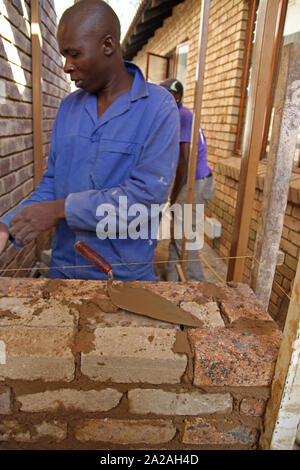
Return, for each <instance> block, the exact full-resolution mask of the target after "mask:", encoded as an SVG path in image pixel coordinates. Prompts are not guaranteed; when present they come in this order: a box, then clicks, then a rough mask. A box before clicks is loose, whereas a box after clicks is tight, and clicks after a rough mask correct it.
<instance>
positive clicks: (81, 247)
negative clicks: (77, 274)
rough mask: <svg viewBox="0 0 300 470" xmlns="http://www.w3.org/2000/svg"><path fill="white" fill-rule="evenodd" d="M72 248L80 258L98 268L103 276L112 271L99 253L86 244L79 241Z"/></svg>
mask: <svg viewBox="0 0 300 470" xmlns="http://www.w3.org/2000/svg"><path fill="white" fill-rule="evenodd" d="M74 248H75V250H76V251H78V253H79V254H80V255H81V256H83V257H84V258H85V259H86V260H87V261H89V262H90V263H91V264H93V265H94V266H96V268H99V269H100V270H101V271H102V272H103V273H104V274H108V273H109V272H110V271H112V267H111V265H110V264H109V262H108V261H106V260H105V259H104V258H102V256H101V255H99V253H97V252H96V251H95V250H93V248H91V247H90V246H88V245H87V244H86V243H84V242H81V241H79V242H76V243H75V245H74Z"/></svg>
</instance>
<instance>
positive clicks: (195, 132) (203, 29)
mask: <svg viewBox="0 0 300 470" xmlns="http://www.w3.org/2000/svg"><path fill="white" fill-rule="evenodd" d="M209 11H210V0H202V4H201V18H200V33H199V45H198V63H197V76H196V90H195V98H194V117H193V128H192V140H191V144H190V156H189V167H188V178H187V193H186V204H193V202H194V192H195V179H196V169H197V157H198V144H199V131H200V120H201V110H202V95H203V82H204V70H205V58H206V46H207V34H208V23H209ZM189 215H190V216H191V217H192V214H191V213H190V214H189ZM185 226H186V227H191V226H192V219H191V218H190V220H187V221H186V225H185ZM186 242H187V240H186V237H185V234H183V238H182V249H181V266H182V271H183V275H185V273H186V267H187V263H186V261H183V260H185V259H186Z"/></svg>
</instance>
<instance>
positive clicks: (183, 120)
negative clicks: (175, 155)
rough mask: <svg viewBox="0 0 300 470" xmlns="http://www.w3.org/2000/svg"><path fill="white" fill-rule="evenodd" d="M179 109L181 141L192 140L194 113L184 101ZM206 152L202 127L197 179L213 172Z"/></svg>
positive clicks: (179, 105)
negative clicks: (184, 104) (186, 106)
mask: <svg viewBox="0 0 300 470" xmlns="http://www.w3.org/2000/svg"><path fill="white" fill-rule="evenodd" d="M178 109H179V115H180V142H190V141H191V134H192V125H193V113H192V112H191V111H190V110H189V109H187V108H185V107H184V106H183V104H182V103H179V104H178ZM206 153H207V147H206V139H205V136H204V134H203V131H202V129H200V133H199V145H198V160H197V169H196V180H198V179H200V178H204V177H205V176H208V175H210V174H211V169H210V168H209V166H208V164H207V156H206Z"/></svg>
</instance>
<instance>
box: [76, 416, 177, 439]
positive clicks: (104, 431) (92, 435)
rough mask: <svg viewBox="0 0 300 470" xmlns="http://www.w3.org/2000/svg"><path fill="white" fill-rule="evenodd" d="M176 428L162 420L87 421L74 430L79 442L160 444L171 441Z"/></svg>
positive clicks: (169, 422)
mask: <svg viewBox="0 0 300 470" xmlns="http://www.w3.org/2000/svg"><path fill="white" fill-rule="evenodd" d="M175 433H176V428H175V427H174V425H173V424H172V422H171V421H164V420H156V421H149V420H139V421H137V420H128V421H126V420H118V419H116V420H113V419H108V418H106V419H87V420H84V421H82V422H81V423H80V424H78V425H77V426H76V428H75V437H76V439H77V440H79V441H102V442H109V443H110V444H124V445H126V444H127V445H128V444H162V443H165V442H169V441H171V440H172V439H173V437H174V436H175Z"/></svg>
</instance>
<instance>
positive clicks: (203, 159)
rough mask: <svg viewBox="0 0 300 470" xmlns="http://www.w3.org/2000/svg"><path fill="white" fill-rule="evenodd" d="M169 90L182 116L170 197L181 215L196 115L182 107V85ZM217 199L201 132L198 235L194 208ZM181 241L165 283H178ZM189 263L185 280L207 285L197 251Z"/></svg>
mask: <svg viewBox="0 0 300 470" xmlns="http://www.w3.org/2000/svg"><path fill="white" fill-rule="evenodd" d="M160 85H161V86H162V87H163V88H165V89H167V90H168V91H169V92H170V93H171V94H172V95H173V96H174V98H175V100H176V103H177V107H178V110H179V116H180V156H179V162H178V166H177V171H176V176H175V181H174V184H173V188H172V190H171V194H170V204H171V206H172V205H173V204H175V203H177V204H179V205H181V207H182V211H183V207H184V204H185V202H186V192H187V184H186V183H187V172H188V163H189V152H190V142H191V134H192V125H193V113H192V112H191V111H190V110H189V109H188V108H186V107H185V106H183V104H182V97H183V85H182V83H181V82H180V81H178V80H177V79H175V78H169V79H167V80H165V81H163V82H162V83H161V84H160ZM214 196H215V181H214V176H213V174H212V172H211V169H210V167H209V165H208V163H207V146H206V139H205V136H204V134H203V131H202V129H201V128H200V133H199V145H198V159H197V168H196V181H195V192H194V206H193V221H192V230H193V233H195V232H196V228H197V227H196V206H195V204H203V205H204V206H207V204H208V203H209V201H210V200H211V199H212V198H213V197H214ZM181 244H182V240H181V239H174V237H172V239H171V242H170V245H169V262H168V263H167V265H166V267H165V270H164V272H163V274H162V279H165V280H166V281H177V280H178V273H177V269H176V263H175V261H176V260H180V258H181ZM187 256H188V260H193V261H189V262H188V264H187V270H186V277H187V279H188V280H190V281H205V276H204V274H203V269H202V263H201V260H200V258H199V252H198V250H188V251H187Z"/></svg>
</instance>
